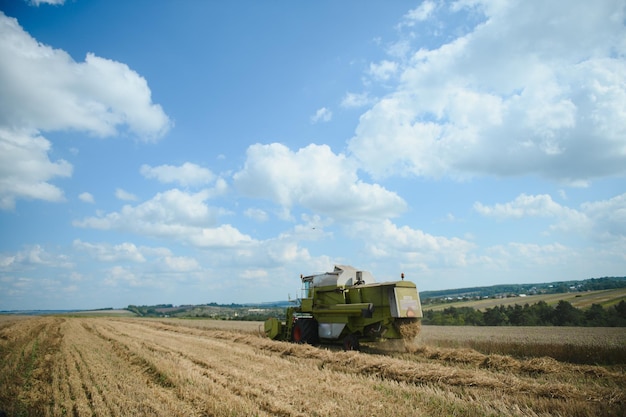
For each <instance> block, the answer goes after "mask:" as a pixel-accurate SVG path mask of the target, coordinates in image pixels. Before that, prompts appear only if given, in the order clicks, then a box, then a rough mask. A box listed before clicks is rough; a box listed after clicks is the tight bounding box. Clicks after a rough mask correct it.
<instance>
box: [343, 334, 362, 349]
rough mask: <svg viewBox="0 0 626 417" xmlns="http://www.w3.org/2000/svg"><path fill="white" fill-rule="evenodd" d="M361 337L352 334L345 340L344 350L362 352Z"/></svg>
mask: <svg viewBox="0 0 626 417" xmlns="http://www.w3.org/2000/svg"><path fill="white" fill-rule="evenodd" d="M360 349H361V344H360V343H359V335H357V334H356V333H351V334H349V335H347V336H346V337H344V339H343V350H346V351H347V350H360Z"/></svg>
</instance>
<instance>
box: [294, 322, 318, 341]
mask: <svg viewBox="0 0 626 417" xmlns="http://www.w3.org/2000/svg"><path fill="white" fill-rule="evenodd" d="M291 340H293V341H294V342H295V343H307V344H309V345H315V344H317V343H318V342H319V337H318V333H317V321H316V320H315V319H308V318H301V319H297V320H296V322H295V323H294V325H293V333H292V335H291Z"/></svg>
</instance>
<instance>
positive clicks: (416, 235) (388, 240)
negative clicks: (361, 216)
mask: <svg viewBox="0 0 626 417" xmlns="http://www.w3.org/2000/svg"><path fill="white" fill-rule="evenodd" d="M348 233H349V234H351V235H352V236H355V237H356V236H358V237H359V238H360V239H363V241H364V242H367V243H366V248H367V251H368V253H369V254H370V255H371V256H372V257H373V258H383V259H396V260H397V261H399V262H401V263H402V264H404V265H410V266H411V267H413V268H417V269H428V268H432V267H441V266H446V267H464V266H467V264H468V257H469V255H470V254H471V252H472V251H473V250H474V249H475V244H474V243H472V242H469V241H467V240H463V239H459V238H455V237H452V238H448V237H444V236H434V235H431V234H428V233H425V232H424V231H422V230H418V229H413V228H411V227H409V226H398V225H396V224H394V223H393V222H391V221H390V220H389V219H386V220H384V221H382V222H375V223H374V222H368V223H365V222H359V223H357V224H355V225H352V226H350V230H349V231H348Z"/></svg>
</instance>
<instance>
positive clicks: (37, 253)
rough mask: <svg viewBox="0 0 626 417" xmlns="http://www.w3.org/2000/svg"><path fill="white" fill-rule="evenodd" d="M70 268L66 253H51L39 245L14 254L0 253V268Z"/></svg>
mask: <svg viewBox="0 0 626 417" xmlns="http://www.w3.org/2000/svg"><path fill="white" fill-rule="evenodd" d="M38 266H46V267H54V268H70V267H72V262H71V261H70V260H69V259H68V257H67V256H66V255H59V254H55V253H51V252H49V251H48V250H46V249H45V248H44V247H43V246H41V245H32V246H29V247H26V248H24V249H23V250H21V251H18V252H16V253H14V254H10V255H7V254H2V253H0V270H2V269H4V270H11V271H15V270H22V269H24V268H30V267H38Z"/></svg>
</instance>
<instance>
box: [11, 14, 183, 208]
mask: <svg viewBox="0 0 626 417" xmlns="http://www.w3.org/2000/svg"><path fill="white" fill-rule="evenodd" d="M37 4H38V3H37ZM170 126H171V122H170V120H169V119H168V117H167V116H166V115H165V113H164V112H163V110H162V109H161V107H160V106H159V105H157V104H153V103H152V101H151V92H150V89H149V88H148V85H147V83H146V81H145V79H144V78H142V77H141V76H140V75H138V74H137V73H136V72H135V71H133V70H131V69H130V68H129V67H128V66H127V65H125V64H122V63H119V62H115V61H112V60H108V59H105V58H100V57H97V56H95V55H94V54H91V53H89V54H87V56H86V58H85V61H84V62H75V61H74V60H73V59H72V58H71V57H70V55H69V54H68V53H66V52H65V51H63V50H60V49H53V48H52V47H50V46H47V45H43V44H41V43H39V42H37V40H36V39H34V38H32V37H31V36H30V35H29V34H28V33H26V32H25V31H24V30H23V29H22V27H21V26H20V25H19V23H18V22H17V20H16V19H14V18H10V17H7V16H6V15H5V14H4V13H2V12H0V208H2V209H12V208H13V207H14V206H15V200H16V199H22V198H24V199H41V200H45V201H53V202H58V201H63V200H64V196H63V192H62V191H61V190H60V189H59V188H58V187H56V186H54V185H52V184H51V183H50V182H51V181H52V180H53V179H55V178H57V177H69V176H71V174H72V166H71V165H70V164H69V163H68V162H67V161H64V160H58V161H51V160H50V159H49V153H50V150H51V144H50V142H49V141H48V139H46V138H45V137H43V136H42V135H41V132H44V131H61V130H77V131H84V132H88V133H91V134H93V135H96V136H102V137H104V136H111V135H116V134H119V133H120V130H121V129H124V130H127V131H128V132H130V133H131V134H133V135H134V136H136V137H138V138H139V139H140V140H144V141H151V140H155V139H158V138H159V137H161V136H163V135H164V134H165V133H166V132H167V131H168V129H169V128H170Z"/></svg>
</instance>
